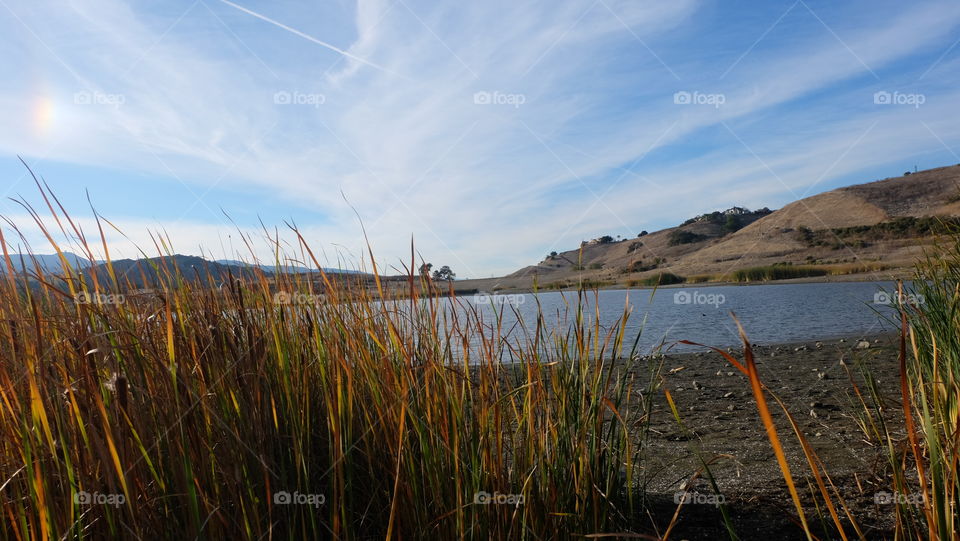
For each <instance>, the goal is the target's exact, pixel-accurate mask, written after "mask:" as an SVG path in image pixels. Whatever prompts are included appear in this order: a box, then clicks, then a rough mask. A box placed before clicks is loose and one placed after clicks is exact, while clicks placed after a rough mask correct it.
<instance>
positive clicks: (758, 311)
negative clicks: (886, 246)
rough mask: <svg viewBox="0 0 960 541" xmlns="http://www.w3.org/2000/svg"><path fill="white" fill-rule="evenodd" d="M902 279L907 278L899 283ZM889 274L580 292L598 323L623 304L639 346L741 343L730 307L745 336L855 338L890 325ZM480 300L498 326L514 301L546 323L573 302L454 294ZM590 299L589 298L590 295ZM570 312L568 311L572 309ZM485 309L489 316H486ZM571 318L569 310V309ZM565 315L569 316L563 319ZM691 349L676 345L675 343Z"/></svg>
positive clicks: (556, 297) (528, 317) (566, 297)
mask: <svg viewBox="0 0 960 541" xmlns="http://www.w3.org/2000/svg"><path fill="white" fill-rule="evenodd" d="M906 285H907V286H909V283H908V284H906ZM895 291H896V283H894V282H833V283H803V284H796V283H793V284H761V285H742V286H710V287H699V288H698V287H696V286H689V287H682V288H664V289H658V290H656V291H655V292H654V291H652V290H629V291H628V290H601V291H599V292H596V293H594V292H589V293H588V294H587V296H586V300H587V302H586V305H587V308H588V309H587V310H585V312H586V315H587V316H588V319H589V320H590V321H593V319H592V318H593V317H594V316H595V315H596V311H595V304H596V305H597V306H599V318H600V325H601V326H602V327H604V328H609V326H611V325H612V324H614V323H615V322H616V320H617V318H619V317H620V316H621V315H622V314H623V311H624V306H625V305H627V306H629V307H630V309H631V315H630V318H629V320H628V323H627V331H628V332H627V340H626V341H629V344H627V345H626V346H625V348H626V349H629V346H630V344H632V342H633V340H634V339H635V338H636V336H637V333H640V332H641V330H642V334H641V335H640V341H639V344H640V348H639V351H640V352H641V353H648V352H650V351H652V350H653V349H654V348H655V347H656V346H657V345H658V344H660V343H661V342H663V343H666V344H667V345H669V344H672V343H673V342H675V341H677V340H691V341H695V342H700V343H703V344H708V345H711V346H715V347H727V346H735V345H738V344H739V343H740V339H739V336H738V334H737V328H736V325H735V324H734V322H733V320H732V318H731V317H730V312H731V311H732V312H735V313H736V314H737V317H738V318H739V319H740V322H741V323H742V324H743V327H744V329H745V330H746V332H747V335H748V336H749V338H750V341H751V342H752V343H757V344H773V343H786V342H806V341H811V342H812V341H816V340H822V339H831V338H846V337H849V338H857V337H861V336H867V335H872V334H878V333H881V332H889V331H893V330H896V329H897V327H896V325H895V324H894V323H893V322H894V321H896V320H897V319H898V317H897V315H896V311H895V308H894V305H893V304H891V303H890V302H889V301H890V296H889V295H888V293H890V292H895ZM461 298H462V299H466V300H468V301H469V302H470V303H472V304H474V305H475V306H478V307H480V309H481V311H482V313H483V314H484V320H485V321H490V320H492V316H493V313H492V311H493V310H494V309H497V310H499V309H500V308H504V310H503V313H504V318H505V324H504V328H509V326H510V324H511V323H513V322H514V321H515V317H514V316H513V315H512V313H511V308H512V307H513V308H516V310H517V311H518V312H519V313H520V315H521V317H522V318H523V319H524V321H526V322H527V323H528V325H529V324H530V323H531V322H534V321H535V316H536V313H537V303H538V302H539V305H540V307H541V308H542V309H543V312H544V316H545V319H546V322H547V324H548V325H556V324H557V323H558V322H562V321H564V319H563V315H562V314H563V313H564V312H565V310H567V307H568V306H569V307H570V308H569V309H570V310H573V307H575V306H576V302H577V294H576V292H546V293H538V294H537V295H536V296H534V295H532V294H524V295H500V294H497V295H492V294H491V295H483V294H480V295H476V296H472V297H471V296H466V297H461ZM595 299H596V303H595ZM571 314H572V312H571ZM487 316H489V319H488V318H487ZM568 317H571V318H572V315H571V316H568ZM567 321H570V319H568V320H567ZM690 349H696V348H694V347H693V346H685V345H682V344H681V345H677V346H675V348H674V350H690Z"/></svg>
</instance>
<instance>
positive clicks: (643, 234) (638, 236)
mask: <svg viewBox="0 0 960 541" xmlns="http://www.w3.org/2000/svg"><path fill="white" fill-rule="evenodd" d="M647 235H649V233H647V230H646V229H644V230H643V231H641V232H640V234H639V235H637V238H638V239H639V238H640V237H646V236H647Z"/></svg>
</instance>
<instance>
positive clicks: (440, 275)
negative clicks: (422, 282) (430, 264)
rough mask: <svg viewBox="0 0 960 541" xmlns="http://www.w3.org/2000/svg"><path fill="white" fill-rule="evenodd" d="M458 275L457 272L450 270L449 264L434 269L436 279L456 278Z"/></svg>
mask: <svg viewBox="0 0 960 541" xmlns="http://www.w3.org/2000/svg"><path fill="white" fill-rule="evenodd" d="M456 277H457V275H456V273H455V272H453V271H452V270H450V267H448V266H447V265H444V266H442V267H440V270H436V271H433V279H434V280H454V279H456Z"/></svg>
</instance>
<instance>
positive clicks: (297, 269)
mask: <svg viewBox="0 0 960 541" xmlns="http://www.w3.org/2000/svg"><path fill="white" fill-rule="evenodd" d="M216 263H220V264H222V265H232V266H235V267H259V268H260V269H261V270H262V271H264V272H270V273H272V272H275V271H276V270H277V267H276V265H274V264H272V263H269V264H268V263H260V264H259V265H257V264H254V263H247V262H246V261H239V260H236V259H217V260H216ZM284 270H285V271H287V272H291V273H306V272H319V271H318V270H317V269H312V268H310V267H301V266H297V265H287V266H285V267H284ZM323 272H325V273H327V274H366V273H364V272H361V271H356V270H348V269H335V268H331V267H323Z"/></svg>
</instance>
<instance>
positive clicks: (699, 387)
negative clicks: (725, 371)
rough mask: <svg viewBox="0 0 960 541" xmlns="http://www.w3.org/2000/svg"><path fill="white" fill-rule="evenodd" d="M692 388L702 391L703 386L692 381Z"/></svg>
mask: <svg viewBox="0 0 960 541" xmlns="http://www.w3.org/2000/svg"><path fill="white" fill-rule="evenodd" d="M693 388H694V389H696V390H698V391H700V390H702V389H703V385H700V382H698V381H697V380H693Z"/></svg>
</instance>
